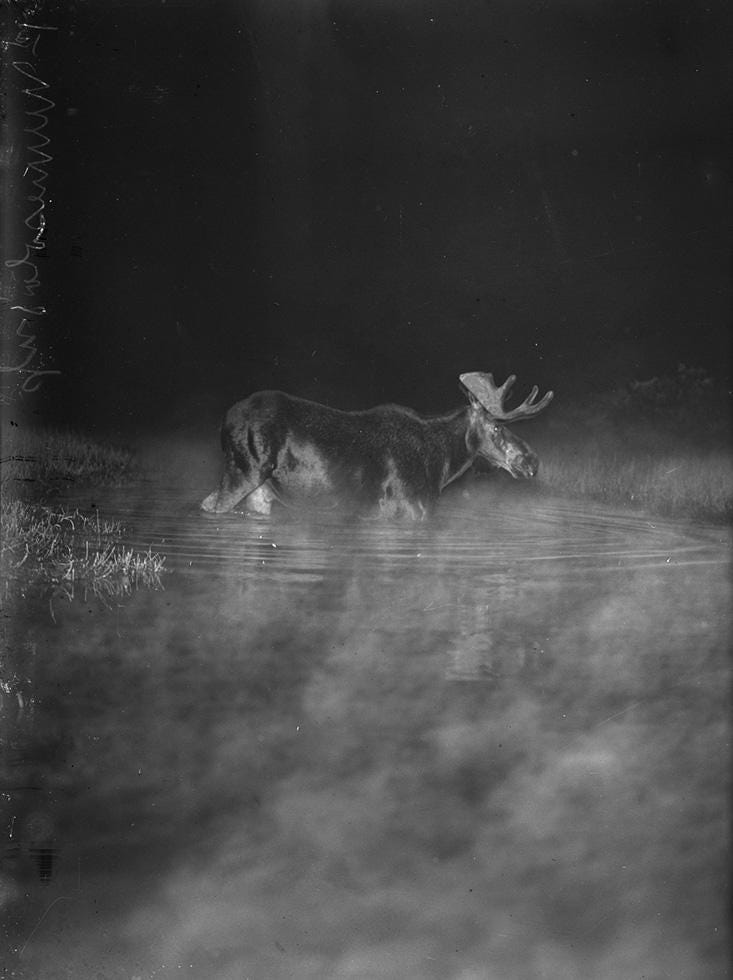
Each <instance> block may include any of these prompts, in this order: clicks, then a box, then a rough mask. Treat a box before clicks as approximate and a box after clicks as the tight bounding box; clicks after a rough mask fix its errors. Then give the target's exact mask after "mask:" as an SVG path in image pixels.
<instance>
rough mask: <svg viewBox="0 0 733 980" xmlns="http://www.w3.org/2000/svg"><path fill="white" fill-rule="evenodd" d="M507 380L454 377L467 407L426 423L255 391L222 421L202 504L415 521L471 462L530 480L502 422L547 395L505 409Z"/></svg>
mask: <svg viewBox="0 0 733 980" xmlns="http://www.w3.org/2000/svg"><path fill="white" fill-rule="evenodd" d="M515 380H516V379H515V376H514V375H510V377H508V378H507V380H506V381H505V382H504V384H503V385H500V386H497V385H496V384H495V382H494V379H493V377H492V375H491V374H484V373H482V372H472V373H469V374H462V375H461V376H460V382H461V385H462V387H463V390H464V391H465V393H466V394H467V396H468V404H467V405H464V406H463V407H462V408H458V409H456V410H455V411H453V412H449V413H448V414H446V415H440V416H434V417H430V416H422V415H418V413H417V412H414V411H413V410H412V409H410V408H403V407H402V406H400V405H379V406H377V407H376V408H370V409H368V410H366V411H359V412H344V411H340V410H339V409H335V408H329V407H327V406H326V405H319V404H318V403H316V402H311V401H306V400H305V399H303V398H296V397H294V396H293V395H286V394H284V393H283V392H281V391H258V392H257V393H256V394H254V395H250V396H249V398H245V399H244V401H241V402H237V404H236V405H233V406H232V407H231V408H230V409H229V411H228V412H227V414H226V416H225V417H224V421H223V423H222V428H221V443H222V449H223V450H224V457H225V462H224V474H223V476H222V478H221V482H220V484H219V487H218V489H217V490H215V491H214V492H213V493H211V494H209V496H208V497H206V499H205V500H204V501H203V502H202V503H201V507H202V508H203V510H205V511H210V512H212V513H216V514H220V513H223V512H224V511H228V510H231V509H232V507H234V506H235V505H236V504H238V503H239V502H240V501H241V500H244V503H245V507H246V508H247V509H248V510H250V511H254V512H256V513H258V514H269V513H270V508H271V506H272V502H273V501H274V500H280V501H283V502H293V501H297V500H298V499H299V498H306V497H315V498H317V499H319V500H324V499H325V500H326V501H327V502H328V501H331V502H333V503H334V504H338V503H342V502H343V501H345V500H350V501H354V502H357V503H358V504H360V505H361V506H363V507H366V508H369V509H373V510H377V511H378V512H379V513H381V514H383V515H384V516H386V517H402V516H408V517H412V518H414V519H417V518H423V517H425V515H426V514H427V513H428V511H429V510H430V509H431V507H432V506H433V505H434V504H435V503H436V501H437V499H438V497H439V496H440V493H441V491H442V490H443V488H444V487H446V486H447V485H448V484H449V483H451V482H452V481H453V480H455V479H456V478H457V477H459V476H460V475H461V474H462V473H464V472H465V471H466V470H467V469H468V467H469V466H470V465H471V463H472V462H473V461H474V459H475V458H476V457H477V456H483V457H484V458H485V459H487V460H489V462H490V463H492V464H493V465H494V466H499V467H501V468H502V469H505V470H507V471H508V472H509V473H511V475H512V476H514V477H518V476H522V477H532V476H534V475H535V474H536V473H537V467H538V461H537V457H536V455H535V454H534V452H533V451H532V450H531V449H530V447H529V446H528V445H527V444H526V443H525V442H523V441H522V440H521V439H519V438H518V437H517V436H515V435H514V433H513V432H512V431H511V430H510V429H508V428H507V427H506V426H505V425H503V424H502V423H503V422H506V421H510V420H513V421H518V420H520V419H526V418H531V417H532V416H534V415H537V414H538V413H539V412H541V411H543V409H545V408H546V407H547V406H548V405H549V403H550V401H551V400H552V392H551V391H548V392H547V394H546V395H544V396H543V397H542V398H541V399H539V401H538V400H537V395H538V389H537V387H536V386H535V387H534V388H532V391H531V392H530V393H529V395H528V396H527V398H525V400H524V401H523V402H522V404H521V405H518V406H517V407H516V408H513V409H506V408H505V407H504V402H505V400H506V397H507V394H508V392H509V390H510V388H511V387H512V385H513V384H514V381H515Z"/></svg>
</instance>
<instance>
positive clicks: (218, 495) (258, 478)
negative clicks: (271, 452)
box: [201, 456, 264, 514]
mask: <svg viewBox="0 0 733 980" xmlns="http://www.w3.org/2000/svg"><path fill="white" fill-rule="evenodd" d="M263 482H264V481H263V478H262V475H261V474H260V473H259V470H255V471H254V472H250V473H249V474H247V473H245V472H244V471H243V470H242V469H240V467H239V466H237V464H236V463H235V462H234V459H233V458H232V457H231V456H229V457H228V458H227V461H226V465H225V467H224V475H223V476H222V478H221V482H220V484H219V488H218V489H217V490H214V492H213V493H210V494H209V496H208V497H206V498H205V499H204V500H202V501H201V509H202V510H206V511H209V513H212V514H223V513H225V512H226V511H228V510H231V509H232V507H234V506H236V505H237V504H238V503H239V501H240V500H241V499H242V497H246V496H247V495H248V494H251V493H252V492H253V491H256V490H257V489H258V487H259V486H261V484H262V483H263Z"/></svg>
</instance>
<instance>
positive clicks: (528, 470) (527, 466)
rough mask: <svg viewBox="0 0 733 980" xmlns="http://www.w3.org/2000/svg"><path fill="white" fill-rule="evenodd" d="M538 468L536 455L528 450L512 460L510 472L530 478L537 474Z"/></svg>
mask: <svg viewBox="0 0 733 980" xmlns="http://www.w3.org/2000/svg"><path fill="white" fill-rule="evenodd" d="M539 468H540V461H539V459H538V458H537V455H536V454H535V453H533V452H532V451H531V450H530V451H528V452H526V453H522V455H521V456H517V457H516V458H515V459H513V460H512V465H511V469H510V473H511V474H512V476H523V477H525V479H531V478H532V477H534V476H537V471H538V470H539Z"/></svg>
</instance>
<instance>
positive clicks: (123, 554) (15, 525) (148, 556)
mask: <svg viewBox="0 0 733 980" xmlns="http://www.w3.org/2000/svg"><path fill="white" fill-rule="evenodd" d="M123 530H124V529H123V527H122V525H121V524H120V523H119V521H103V520H102V519H101V518H100V516H99V513H98V512H97V513H96V514H95V515H94V516H93V517H90V516H88V515H85V514H82V513H80V511H78V510H74V511H67V510H65V509H63V508H52V507H44V506H39V505H33V504H28V503H25V502H23V501H21V500H3V501H2V503H1V504H0V531H1V532H2V538H1V539H0V569H1V570H2V574H3V578H4V579H5V580H6V583H10V582H16V583H21V584H29V583H33V584H37V583H42V584H48V585H54V586H58V587H62V588H63V589H64V590H65V591H66V593H67V594H71V593H73V590H74V588H75V587H77V586H82V587H83V588H84V589H90V590H91V591H93V592H95V593H97V594H108V595H119V594H124V593H127V592H129V591H131V590H132V589H134V588H136V587H138V586H140V585H144V586H147V587H149V588H158V587H160V584H161V583H160V575H161V573H162V572H163V571H164V564H165V558H163V557H162V556H160V555H158V554H154V553H153V552H152V551H151V550H150V549H148V551H147V552H143V553H140V552H135V551H133V550H132V549H131V548H125V547H124V545H123V544H122V543H121V541H120V539H121V536H122V533H123Z"/></svg>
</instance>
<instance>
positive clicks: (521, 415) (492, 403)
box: [459, 371, 553, 422]
mask: <svg viewBox="0 0 733 980" xmlns="http://www.w3.org/2000/svg"><path fill="white" fill-rule="evenodd" d="M459 380H460V382H461V384H462V385H463V386H464V388H466V389H467V390H468V391H469V392H470V393H471V394H472V395H473V396H474V398H476V399H477V400H478V401H479V402H481V404H482V405H483V407H484V408H485V409H486V411H487V412H488V413H489V415H490V416H491V418H492V419H496V420H497V421H501V422H509V421H511V420H512V419H528V418H531V417H532V416H533V415H538V414H539V413H540V412H541V411H542V410H543V409H545V408H547V406H548V405H549V404H550V402H551V401H552V396H553V393H552V392H551V391H548V392H547V394H546V395H543V396H542V398H540V400H539V401H535V399H536V398H537V395H538V394H539V388H538V387H537V385H535V386H534V387H533V388H532V390H531V391H530V393H529V394H528V395H527V397H526V398H525V399H524V401H523V402H522V404H521V405H517V407H516V408H512V409H505V408H504V399H505V398H506V396H507V395H508V393H509V390H510V388H511V387H512V385H513V384H514V382H515V381H516V380H517V378H516V375H514V374H510V375H509V377H508V378H507V379H506V381H505V382H504V384H503V385H501V386H497V385H496V382H495V381H494V376H493V374H483V373H482V372H481V371H471V372H470V373H468V374H462V375H460V378H459Z"/></svg>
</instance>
